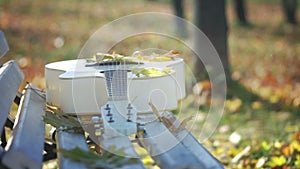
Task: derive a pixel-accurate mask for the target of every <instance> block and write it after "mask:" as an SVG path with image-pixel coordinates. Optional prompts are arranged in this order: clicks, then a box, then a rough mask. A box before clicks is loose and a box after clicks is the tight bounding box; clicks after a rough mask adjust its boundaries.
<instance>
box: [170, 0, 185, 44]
mask: <svg viewBox="0 0 300 169" xmlns="http://www.w3.org/2000/svg"><path fill="white" fill-rule="evenodd" d="M172 4H173V9H174V13H175V15H176V16H178V17H180V18H183V19H184V18H185V16H184V5H183V1H182V0H172ZM176 29H177V30H176V31H177V34H178V35H179V37H181V38H185V37H186V36H187V32H186V31H187V30H186V25H185V22H183V21H181V20H176Z"/></svg>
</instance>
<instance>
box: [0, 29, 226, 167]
mask: <svg viewBox="0 0 300 169" xmlns="http://www.w3.org/2000/svg"><path fill="white" fill-rule="evenodd" d="M7 50H8V46H7V43H6V41H5V38H4V35H3V33H2V32H1V31H0V57H1V56H3V55H4V54H5V53H6V52H7ZM23 78H24V75H23V73H22V71H21V70H20V68H19V67H18V65H17V64H16V62H15V61H9V62H7V63H5V64H3V65H1V67H0V116H1V118H0V127H1V129H2V128H4V127H5V126H6V127H8V128H12V137H11V138H10V139H9V140H8V142H7V143H6V136H5V130H0V132H1V133H0V134H1V143H2V147H0V160H1V161H0V167H2V168H11V169H39V168H42V164H43V161H44V160H47V159H51V158H45V156H46V155H47V153H46V154H45V152H49V153H51V152H50V151H49V150H47V149H48V148H49V145H47V144H46V143H45V124H44V121H43V116H44V115H45V113H46V111H45V107H46V105H45V93H44V92H42V91H41V90H40V89H38V88H36V87H35V86H34V85H32V84H30V83H28V84H27V86H26V87H25V88H24V90H23V91H22V93H19V92H18V89H19V86H20V84H21V82H22V80H23ZM14 101H15V102H16V103H17V104H19V105H18V112H17V115H16V118H15V119H14V117H12V115H11V114H10V109H11V106H12V104H13V102H14ZM168 116H171V117H172V118H173V119H175V121H176V117H175V116H174V115H172V114H170V113H169V114H168ZM12 124H13V126H12ZM140 130H143V131H144V132H143V133H142V134H138V135H137V137H136V139H135V141H136V142H138V143H139V145H141V146H142V147H144V148H145V149H146V150H147V151H148V152H151V153H153V152H164V153H161V154H158V155H153V156H152V158H153V159H154V161H155V162H156V164H157V165H158V166H160V167H161V168H165V169H169V168H172V169H182V168H195V169H199V168H204V169H206V168H207V169H219V168H223V167H222V165H221V164H220V163H219V162H218V161H217V160H216V159H215V158H214V157H213V156H212V155H211V154H210V153H209V152H208V151H207V150H206V149H205V148H204V147H203V146H202V145H201V144H200V143H198V141H197V140H196V139H195V138H194V137H193V135H191V134H190V133H189V132H188V131H187V130H185V129H183V130H180V131H178V132H176V133H174V132H171V131H169V129H168V128H167V126H166V125H165V124H164V123H163V122H161V121H158V120H156V121H153V122H150V123H147V124H146V125H144V126H142V129H140ZM160 132H164V138H165V139H168V140H174V141H178V140H180V143H179V144H177V145H175V146H174V147H173V148H171V149H170V150H164V149H165V146H164V145H162V143H161V140H159V139H158V138H157V137H152V136H154V135H157V133H160ZM54 137H55V138H54V139H55V142H54V143H55V144H54V145H53V147H54V148H55V147H56V148H58V149H65V150H71V149H73V148H76V147H78V148H80V149H82V150H84V151H89V146H88V144H87V138H86V136H85V134H83V133H82V134H78V133H74V132H67V131H63V130H59V129H58V130H57V131H56V134H55V136H54ZM99 139H100V143H101V147H110V146H115V147H116V148H124V150H125V151H126V152H129V153H130V154H134V155H137V156H138V154H137V152H136V150H135V148H134V146H133V143H132V140H131V139H129V138H128V137H125V136H118V137H106V136H105V135H102V136H100V137H99ZM50 147H51V146H50ZM151 153H150V154H151ZM52 157H55V156H52ZM57 159H58V164H59V168H61V169H85V168H87V167H86V166H85V165H84V164H83V163H78V162H75V161H72V160H70V159H69V158H65V157H64V156H63V155H62V154H60V153H58V158H57ZM119 168H122V169H132V168H134V169H135V168H136V169H140V168H141V169H142V168H145V166H144V165H143V163H142V162H141V160H140V159H138V160H136V161H135V162H134V163H130V164H126V165H124V166H121V167H119Z"/></svg>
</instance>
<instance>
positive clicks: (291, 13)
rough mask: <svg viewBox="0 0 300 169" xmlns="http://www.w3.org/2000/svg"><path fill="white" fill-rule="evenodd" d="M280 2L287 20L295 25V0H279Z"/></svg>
mask: <svg viewBox="0 0 300 169" xmlns="http://www.w3.org/2000/svg"><path fill="white" fill-rule="evenodd" d="M281 4H282V8H283V12H284V14H285V18H286V20H287V22H288V23H290V24H293V25H296V24H297V19H296V16H297V15H296V12H297V0H281Z"/></svg>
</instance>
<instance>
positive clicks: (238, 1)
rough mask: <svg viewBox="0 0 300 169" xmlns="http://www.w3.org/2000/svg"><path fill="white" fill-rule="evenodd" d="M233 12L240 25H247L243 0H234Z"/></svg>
mask: <svg viewBox="0 0 300 169" xmlns="http://www.w3.org/2000/svg"><path fill="white" fill-rule="evenodd" d="M234 7H235V13H236V16H237V18H238V22H239V24H240V25H243V26H247V25H249V23H248V19H247V11H246V8H245V1H244V0H235V1H234Z"/></svg>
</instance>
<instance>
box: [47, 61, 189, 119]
mask: <svg viewBox="0 0 300 169" xmlns="http://www.w3.org/2000/svg"><path fill="white" fill-rule="evenodd" d="M131 59H132V61H133V62H135V63H139V64H135V67H137V70H142V71H150V72H151V71H154V72H155V71H160V72H162V71H163V70H164V69H165V68H172V70H173V71H171V72H169V73H168V74H164V75H158V76H144V75H142V74H141V73H140V74H139V71H137V73H135V72H132V71H130V72H127V83H128V85H127V94H128V97H127V100H128V104H129V103H131V105H132V106H133V107H135V109H136V111H137V112H138V113H148V112H151V108H150V107H149V105H148V103H149V101H150V100H151V101H152V103H153V104H154V105H156V107H157V109H158V110H159V111H160V110H172V109H176V108H177V106H178V100H181V99H182V98H184V97H185V75H184V74H185V73H184V72H185V71H184V62H183V59H182V58H180V57H176V58H173V59H165V58H164V59H163V60H159V59H158V58H154V59H148V58H142V59H141V58H138V57H131ZM141 62H142V64H141ZM97 64H98V63H96V62H95V63H93V62H92V63H90V62H88V61H87V60H86V59H77V60H67V61H59V62H54V63H49V64H47V65H46V66H45V79H46V101H47V103H48V104H50V105H54V106H56V107H59V108H60V109H61V110H62V111H63V112H65V113H68V114H77V115H93V114H99V110H100V109H101V106H103V105H106V103H107V102H109V96H108V94H106V93H107V92H108V90H107V88H106V80H105V73H104V72H103V70H101V69H103V68H101V65H99V64H98V65H97ZM131 66H134V65H132V64H131ZM124 104H125V103H124ZM126 104H127V103H126ZM109 105H110V104H109ZM125 107H126V106H125Z"/></svg>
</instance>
